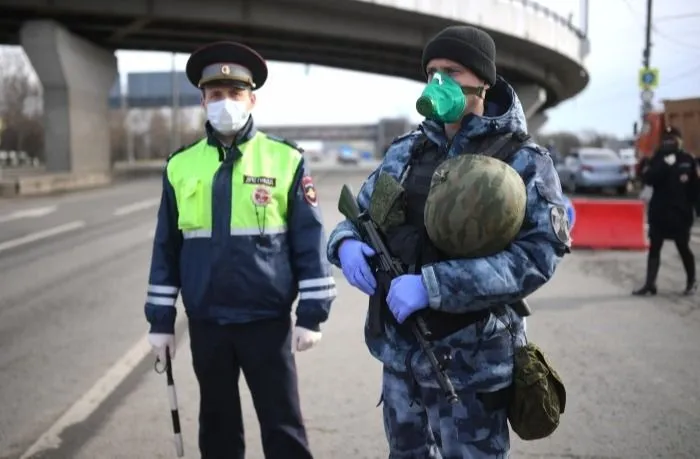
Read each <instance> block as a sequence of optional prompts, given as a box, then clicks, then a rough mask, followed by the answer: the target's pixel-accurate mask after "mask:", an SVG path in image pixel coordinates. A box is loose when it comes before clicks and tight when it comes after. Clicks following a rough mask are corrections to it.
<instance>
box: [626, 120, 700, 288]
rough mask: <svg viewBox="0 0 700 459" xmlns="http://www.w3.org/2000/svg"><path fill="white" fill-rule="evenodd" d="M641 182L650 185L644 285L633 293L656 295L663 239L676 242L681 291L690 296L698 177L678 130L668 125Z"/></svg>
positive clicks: (698, 204)
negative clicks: (683, 279) (683, 280)
mask: <svg viewBox="0 0 700 459" xmlns="http://www.w3.org/2000/svg"><path fill="white" fill-rule="evenodd" d="M642 180H643V183H644V185H647V186H650V187H652V194H651V199H650V201H649V206H648V208H647V213H648V216H647V220H648V223H649V243H650V247H649V254H648V255H647V273H646V281H645V282H644V285H643V286H642V287H640V288H639V289H637V290H635V291H633V292H632V294H633V295H638V296H642V295H656V293H657V288H656V277H657V275H658V273H659V267H660V266H661V248H662V247H663V244H664V241H665V240H672V241H673V242H674V243H675V244H676V248H677V249H678V253H679V255H680V257H681V261H682V262H683V268H684V269H685V274H686V285H685V289H684V290H683V294H685V295H692V294H693V293H695V292H696V291H697V288H698V284H697V278H696V269H695V256H694V254H693V252H692V251H691V250H690V232H691V229H692V226H693V221H694V220H695V217H696V213H698V212H699V211H700V178H699V177H698V167H697V164H696V161H695V158H693V156H692V155H690V154H689V153H687V152H685V151H684V150H683V148H682V141H681V133H680V132H679V131H678V129H676V128H673V127H669V128H667V129H666V132H664V135H663V137H662V139H661V145H660V147H659V149H658V150H657V151H656V152H655V153H654V155H653V156H652V157H651V158H650V159H649V161H648V163H647V164H646V166H645V168H644V169H643V170H642Z"/></svg>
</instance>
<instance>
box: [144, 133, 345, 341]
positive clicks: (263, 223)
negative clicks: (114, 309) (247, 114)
mask: <svg viewBox="0 0 700 459" xmlns="http://www.w3.org/2000/svg"><path fill="white" fill-rule="evenodd" d="M249 124H251V125H250V126H248V127H247V128H246V129H245V131H244V134H243V135H240V136H239V140H238V141H236V142H235V145H234V146H233V147H231V148H229V149H227V148H224V147H223V146H222V145H221V144H220V143H219V141H218V140H217V139H216V137H215V136H214V135H213V132H212V130H211V128H210V127H209V126H208V125H207V128H208V129H207V130H208V136H207V137H206V138H204V139H202V140H200V141H198V142H196V143H194V144H192V145H190V146H188V147H185V148H183V149H181V150H180V151H178V152H176V153H174V154H173V155H171V157H170V158H169V160H168V163H167V166H166V169H165V174H164V180H163V194H162V198H161V204H160V208H159V211H158V222H157V227H156V235H155V241H154V247H153V255H152V259H151V271H150V276H149V286H148V294H147V298H146V306H145V310H146V317H147V319H148V320H149V322H150V324H151V331H152V332H154V333H170V332H171V331H172V329H173V326H174V322H175V299H176V298H177V295H178V293H180V294H181V295H182V300H183V303H184V305H185V309H186V311H187V314H188V317H189V318H190V320H197V319H202V320H214V321H217V322H219V323H222V324H226V323H245V322H251V321H255V320H261V319H266V318H273V317H282V316H285V315H287V316H288V315H289V313H290V309H291V306H292V304H293V302H294V300H295V299H296V298H297V296H298V299H299V304H298V306H297V311H296V315H297V325H299V326H303V327H305V328H309V329H313V330H318V329H319V324H320V323H322V322H324V321H325V320H326V319H327V317H328V312H329V309H330V305H331V303H332V301H333V299H334V298H335V294H336V291H335V283H334V281H333V277H332V275H331V268H330V264H329V263H328V261H327V260H326V255H325V245H326V237H325V234H324V229H323V224H322V218H321V213H320V210H319V208H318V197H317V196H316V188H315V186H314V184H313V180H312V179H311V177H310V175H309V174H308V173H307V171H306V169H305V165H304V158H303V155H302V152H301V150H300V149H298V148H297V147H296V146H295V145H293V144H290V143H288V142H286V141H284V140H283V139H278V138H275V137H272V136H270V135H267V134H264V133H262V132H259V131H256V130H255V128H254V126H252V123H249Z"/></svg>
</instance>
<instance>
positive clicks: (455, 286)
mask: <svg viewBox="0 0 700 459" xmlns="http://www.w3.org/2000/svg"><path fill="white" fill-rule="evenodd" d="M495 54H496V49H495V44H494V42H493V40H492V38H491V37H490V36H489V35H488V34H487V33H486V32H484V31H482V30H479V29H476V28H473V27H467V26H452V27H448V28H446V29H444V30H443V31H442V32H440V33H439V34H437V35H436V36H435V37H434V38H432V39H431V40H430V41H429V42H428V43H427V45H426V46H425V48H424V51H423V57H422V64H423V65H422V70H423V72H424V73H425V75H426V77H427V79H428V80H429V82H430V83H433V82H434V81H436V80H439V81H438V83H437V84H439V85H442V86H451V87H457V89H456V92H457V94H454V93H450V94H443V96H444V97H442V98H441V100H459V98H460V97H459V96H460V94H462V93H463V94H466V95H467V97H466V105H465V106H462V107H461V108H459V109H458V110H457V113H456V114H455V115H454V116H452V117H451V118H450V119H446V118H445V117H435V118H434V119H432V118H429V119H425V120H424V121H423V122H422V123H421V125H420V126H419V128H418V129H416V130H414V131H412V132H409V133H408V134H406V135H404V136H401V137H399V138H397V139H396V140H395V141H394V142H393V143H392V144H391V145H390V147H389V149H388V151H387V152H386V156H385V158H384V160H383V162H382V164H381V166H380V167H379V168H378V169H377V170H376V171H374V172H373V173H372V174H371V175H370V176H369V178H368V179H367V181H366V182H365V183H364V184H363V186H362V188H361V189H360V191H359V193H358V204H359V205H360V207H361V208H362V209H368V208H369V206H370V203H371V202H372V200H373V198H374V196H373V194H374V191H375V185H376V184H377V177H378V176H379V172H380V171H381V172H385V173H388V174H389V175H391V176H392V177H394V178H396V179H397V180H399V181H400V182H401V183H402V184H403V188H404V190H405V197H406V199H405V209H404V210H405V213H406V217H405V220H406V223H405V225H403V226H408V227H409V228H403V227H402V228H401V229H402V230H401V231H399V230H386V231H385V235H386V236H387V239H388V241H387V245H388V246H390V247H391V248H392V252H394V255H397V256H399V257H400V258H401V259H402V261H404V264H405V265H407V266H409V267H410V263H406V259H407V258H411V253H410V247H412V250H413V251H414V252H417V251H420V252H422V255H421V256H420V257H414V258H415V259H414V260H413V262H415V263H416V266H415V269H411V268H409V269H410V270H409V274H405V275H402V276H400V277H398V278H396V279H393V280H391V282H390V285H389V286H388V294H387V295H386V296H385V298H384V300H385V302H386V303H385V304H386V308H387V309H386V310H387V311H390V312H388V313H387V316H389V318H387V319H386V320H385V325H384V332H383V333H381V334H380V335H379V336H376V337H374V336H370V334H369V333H368V331H367V329H366V330H365V337H366V338H365V339H366V342H367V346H368V348H369V350H370V353H371V354H372V355H373V356H374V357H375V358H377V359H378V360H380V361H381V362H382V363H383V369H384V370H383V385H382V399H383V405H384V406H383V410H384V425H385V430H386V435H387V440H388V443H389V449H390V457H396V458H399V457H401V458H404V457H405V458H408V457H411V458H443V459H458V458H486V457H489V458H497V457H498V458H503V457H507V454H508V451H509V432H508V423H507V410H506V405H507V400H508V398H507V393H508V387H509V386H510V385H511V383H512V370H513V352H514V346H516V345H521V343H523V342H524V335H525V332H524V329H523V318H521V317H520V316H519V315H517V314H516V313H515V311H514V310H513V309H512V308H511V307H509V306H506V305H508V304H510V303H514V302H516V301H517V300H519V299H522V298H523V297H525V296H527V295H529V294H531V293H532V292H534V291H535V290H537V289H538V288H540V287H541V286H542V285H543V284H545V283H546V282H547V281H548V280H549V279H550V278H551V277H552V275H553V274H554V270H555V267H556V266H557V263H558V262H559V260H560V258H561V257H562V256H563V255H564V254H565V253H566V252H568V250H569V245H570V237H569V232H568V222H567V221H566V210H565V203H564V201H563V198H562V191H561V185H560V183H559V180H558V178H557V173H556V171H555V169H554V166H553V163H552V160H551V158H550V157H549V154H548V153H547V152H546V151H545V150H544V149H542V148H540V147H539V146H537V145H535V144H533V143H530V142H526V143H524V144H517V148H515V149H514V151H513V154H512V155H511V156H510V157H509V158H508V160H507V161H508V162H509V163H510V165H511V166H512V167H513V168H514V169H515V170H517V171H518V173H519V174H520V175H521V176H522V178H523V181H524V182H525V184H526V189H527V210H526V219H525V223H524V225H523V227H522V230H521V231H520V232H519V234H518V236H517V238H516V240H514V241H513V242H512V243H511V244H510V245H509V247H508V248H507V249H506V250H504V251H502V252H499V253H496V254H494V255H491V256H487V257H481V258H471V259H449V260H447V259H445V258H441V257H440V256H435V253H436V251H435V250H431V249H430V245H431V244H430V241H429V240H425V239H424V238H423V239H420V234H422V233H423V232H424V223H423V222H424V219H423V217H424V204H425V201H426V197H427V196H428V190H429V186H430V182H431V176H432V174H433V171H434V170H435V168H436V167H437V165H438V164H439V163H440V162H442V161H444V160H445V158H448V157H453V156H455V155H459V154H462V153H464V152H465V151H471V152H477V151H482V150H481V145H482V142H487V143H488V144H489V145H493V144H492V143H490V142H493V141H495V140H498V139H502V138H504V137H506V136H511V135H512V138H515V139H516V140H517V139H518V138H520V139H523V134H524V133H525V131H526V121H525V115H524V113H523V109H522V107H521V104H520V101H519V100H518V97H517V95H516V94H515V92H514V91H513V88H512V87H511V86H510V85H509V84H508V83H507V82H506V81H505V80H504V79H502V78H501V77H499V76H497V74H496V66H495ZM438 75H439V77H438ZM448 82H449V84H447V83H448ZM453 109H454V107H451V108H450V109H446V110H444V112H445V113H447V112H454V111H455V110H453ZM489 148H490V147H489ZM410 227H413V228H412V229H411V228H410ZM411 231H412V232H413V235H414V236H415V235H416V234H418V235H419V236H418V237H419V239H418V241H421V243H419V244H416V243H413V244H402V243H401V242H400V241H397V239H404V240H411V237H410V236H408V235H407V233H410V232H411ZM400 233H403V234H400ZM415 240H416V239H413V241H415ZM401 246H403V249H401V248H400V247H401ZM407 248H408V249H407ZM397 249H398V250H397ZM401 250H407V252H408V253H399V252H401ZM372 255H374V251H373V250H372V248H371V247H369V246H368V245H366V244H365V243H363V242H361V241H360V234H359V233H358V228H356V227H355V226H354V225H353V223H352V222H350V221H347V220H346V221H343V222H341V223H340V224H339V225H338V226H337V227H336V228H335V229H334V231H333V232H332V234H331V235H330V236H329V243H328V256H329V260H330V261H331V262H332V263H333V264H335V265H337V266H339V267H341V268H342V270H343V274H344V275H345V277H346V279H347V281H348V282H349V283H350V284H351V285H353V286H355V287H356V288H358V289H360V290H361V291H363V292H364V293H366V294H367V295H370V296H372V295H375V294H376V292H379V291H382V288H380V287H381V285H379V281H378V279H377V276H375V273H374V272H373V271H372V269H371V268H370V266H369V265H368V262H367V258H369V257H371V256H372ZM418 258H421V259H420V260H418ZM385 287H387V286H385ZM428 311H429V312H430V316H427V312H428ZM416 313H418V314H423V313H426V317H432V318H434V319H435V320H432V321H431V322H429V328H431V330H435V331H436V333H435V335H434V338H435V339H436V341H435V343H434V348H435V349H441V350H443V351H446V352H447V353H448V354H449V355H450V356H451V357H452V362H451V364H450V367H449V372H448V374H449V375H450V376H451V377H452V378H451V379H452V381H453V384H454V385H455V389H456V392H457V394H458V396H459V399H460V400H459V403H457V404H456V405H450V404H448V402H447V401H446V400H445V398H444V397H443V394H442V393H441V391H440V390H439V388H438V385H437V383H436V381H435V379H434V377H433V373H432V371H431V369H430V365H429V363H428V361H427V359H426V357H425V355H423V354H422V353H420V352H418V351H417V349H418V346H417V345H416V343H415V341H413V340H412V337H411V335H410V334H409V333H406V332H405V329H404V328H405V327H404V325H405V323H404V321H405V320H406V318H407V317H409V316H411V315H413V314H416ZM440 329H441V331H439V332H438V330H440Z"/></svg>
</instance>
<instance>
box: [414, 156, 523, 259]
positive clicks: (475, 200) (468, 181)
mask: <svg viewBox="0 0 700 459" xmlns="http://www.w3.org/2000/svg"><path fill="white" fill-rule="evenodd" d="M526 201H527V192H526V190H525V183H524V182H523V179H522V178H521V177H520V174H518V172H517V171H516V170H515V169H513V168H512V167H511V166H509V165H508V164H507V163H505V162H503V161H501V160H499V159H496V158H492V157H490V156H484V155H478V154H463V155H459V156H455V157H453V158H449V159H447V160H446V161H444V162H443V163H441V164H440V165H439V166H438V167H437V169H436V170H435V172H434V174H433V177H432V181H431V184H430V192H429V194H428V198H427V200H426V203H425V213H424V218H425V227H426V230H427V233H428V237H430V240H431V241H432V243H433V244H434V245H435V247H437V248H438V249H440V250H441V251H442V252H444V253H445V254H446V255H447V256H449V257H455V258H475V257H484V256H488V255H492V254H494V253H497V252H499V251H501V250H503V249H505V248H506V247H507V246H508V244H510V243H511V242H512V241H513V239H514V238H515V236H516V235H517V234H518V232H519V231H520V228H521V226H522V224H523V220H524V219H525V206H526Z"/></svg>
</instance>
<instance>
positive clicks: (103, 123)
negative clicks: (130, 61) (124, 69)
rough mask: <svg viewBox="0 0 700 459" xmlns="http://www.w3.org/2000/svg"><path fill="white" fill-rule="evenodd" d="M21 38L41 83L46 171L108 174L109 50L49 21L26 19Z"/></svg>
mask: <svg viewBox="0 0 700 459" xmlns="http://www.w3.org/2000/svg"><path fill="white" fill-rule="evenodd" d="M20 41H21V44H22V47H23V48H24V51H25V52H26V53H27V56H28V57H29V60H30V61H31V63H32V66H33V67H34V70H35V71H36V73H37V75H38V77H39V80H40V81H41V84H42V86H43V91H44V129H45V149H46V151H45V157H46V168H47V170H48V171H51V172H72V173H90V172H107V171H108V170H109V169H110V168H111V160H110V143H109V112H108V96H109V90H110V88H111V87H112V85H113V84H114V80H115V78H116V76H117V59H116V57H115V55H114V52H113V51H108V50H105V49H102V48H100V47H98V46H96V45H94V44H92V43H90V42H88V41H86V40H84V39H82V38H80V37H78V36H76V35H73V34H72V33H71V32H69V31H68V30H66V29H65V28H64V27H62V26H61V25H60V24H58V23H56V22H54V21H50V20H38V21H29V22H26V23H25V24H24V25H23V26H22V29H21V31H20Z"/></svg>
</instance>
